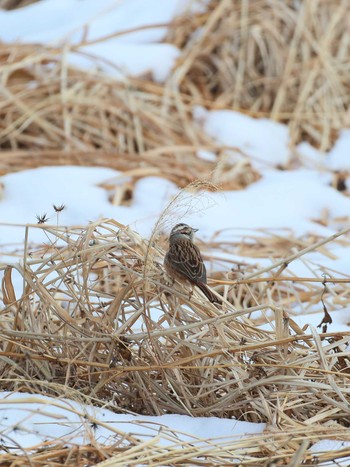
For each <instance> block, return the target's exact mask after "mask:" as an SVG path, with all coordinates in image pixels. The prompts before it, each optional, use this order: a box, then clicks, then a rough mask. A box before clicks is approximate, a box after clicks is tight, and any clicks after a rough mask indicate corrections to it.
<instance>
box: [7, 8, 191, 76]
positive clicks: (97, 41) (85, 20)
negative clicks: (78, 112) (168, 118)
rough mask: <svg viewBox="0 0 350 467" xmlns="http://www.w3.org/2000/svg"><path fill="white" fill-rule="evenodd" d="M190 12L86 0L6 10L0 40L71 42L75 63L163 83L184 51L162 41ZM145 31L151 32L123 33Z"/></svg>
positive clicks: (70, 56)
mask: <svg viewBox="0 0 350 467" xmlns="http://www.w3.org/2000/svg"><path fill="white" fill-rule="evenodd" d="M196 4H197V2H193V3H192V9H198V8H200V2H198V5H196ZM187 10H189V3H188V2H187V1H185V0H167V1H166V2H159V1H158V0H149V1H147V2H144V0H99V1H98V2H97V1H96V0H84V6H83V5H82V2H81V1H80V0H43V1H40V2H38V3H34V4H32V5H29V6H27V7H26V8H25V9H18V10H12V11H2V10H0V40H2V41H5V42H12V41H18V42H25V43H42V44H50V45H53V46H54V45H57V44H62V43H65V44H66V50H67V53H68V57H67V58H68V61H69V62H70V63H71V64H74V65H76V66H79V67H82V68H87V69H91V68H93V67H98V68H99V69H102V70H103V71H105V72H107V73H110V74H112V75H113V76H115V77H117V78H119V79H120V78H121V76H122V74H125V75H131V76H139V75H143V74H145V73H147V72H151V73H152V74H153V77H154V79H155V80H156V81H160V82H161V81H164V80H165V79H166V78H167V76H168V75H169V73H170V71H171V69H172V67H173V66H174V63H175V61H176V59H177V58H178V57H179V54H180V52H179V50H178V49H177V48H176V47H174V46H173V45H171V44H161V43H158V42H160V41H162V40H163V39H164V37H165V35H166V32H167V27H166V25H167V24H169V23H170V22H171V21H172V20H173V19H174V17H175V16H176V15H178V14H181V13H183V12H185V11H187ZM24 12H25V14H23V13H24ZM152 25H154V27H150V26H152ZM159 25H162V27H159ZM142 27H145V28H146V29H143V30H138V31H134V32H129V33H127V34H121V33H123V32H124V31H129V30H132V29H135V28H142ZM110 36H114V37H110ZM72 47H74V51H72V50H70V49H71V48H72ZM89 56H90V58H89ZM111 64H112V65H113V66H111Z"/></svg>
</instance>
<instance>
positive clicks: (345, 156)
mask: <svg viewBox="0 0 350 467" xmlns="http://www.w3.org/2000/svg"><path fill="white" fill-rule="evenodd" d="M349 149H350V130H348V129H347V130H342V131H341V132H340V135H339V138H338V141H337V142H336V143H335V145H334V146H333V148H332V149H331V150H330V151H329V155H328V158H327V165H328V166H329V167H330V168H331V169H333V170H350V151H349Z"/></svg>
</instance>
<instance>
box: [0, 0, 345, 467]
mask: <svg viewBox="0 0 350 467" xmlns="http://www.w3.org/2000/svg"><path fill="white" fill-rule="evenodd" d="M8 3H11V2H8ZM2 6H3V5H2ZM12 6H15V5H12ZM349 15H350V11H349V8H348V6H347V2H333V1H330V0H314V1H313V2H307V1H304V2H296V1H293V2H292V1H288V2H281V1H278V0H275V1H274V0H269V1H268V0H259V1H255V2H248V1H246V0H243V1H240V2H237V1H236V0H234V1H231V0H230V1H228V0H222V1H220V2H218V1H211V2H209V8H208V11H206V12H205V13H200V14H196V15H192V16H191V17H189V16H186V15H184V16H183V17H182V18H179V19H177V20H176V21H174V23H173V25H172V26H171V28H170V30H169V34H168V41H171V42H173V43H174V44H176V45H177V46H179V47H180V48H181V50H182V57H181V59H180V60H179V62H178V63H177V64H176V68H175V70H174V72H173V74H172V76H171V77H170V78H169V80H168V82H167V83H166V84H165V85H160V84H156V83H154V82H153V81H152V80H151V77H150V76H144V77H140V78H138V79H136V78H128V79H127V80H125V81H123V82H121V81H116V80H115V79H113V78H111V77H109V76H107V75H106V74H104V73H102V72H101V71H98V70H96V71H93V70H90V71H89V72H85V71H82V70H77V69H75V68H74V67H72V66H71V65H69V63H68V60H67V53H68V49H67V47H62V48H50V47H45V46H40V45H18V44H0V83H1V84H0V95H1V99H0V149H1V152H0V172H1V173H8V172H10V171H16V170H23V169H26V168H32V167H37V166H43V165H65V164H80V165H92V166H108V167H112V168H115V169H118V170H120V171H121V172H122V173H123V175H125V176H128V178H126V180H127V181H126V182H125V183H124V184H122V185H118V187H117V188H116V187H110V186H106V188H107V189H113V190H115V191H114V192H113V196H112V198H113V199H112V201H113V202H114V203H115V204H125V205H127V204H128V203H130V200H131V198H132V196H133V187H134V183H135V181H137V180H138V179H140V178H141V177H144V176H148V175H156V176H162V177H165V178H167V179H169V180H172V181H173V182H175V183H176V184H177V185H178V186H180V187H185V186H187V185H188V183H190V182H192V181H193V180H197V179H198V178H200V179H209V180H210V183H209V182H208V183H199V182H198V183H195V184H193V185H192V188H193V189H194V191H195V190H196V189H198V188H201V189H205V190H214V189H217V187H218V186H219V187H220V188H222V189H230V190H232V189H241V188H243V187H245V186H247V185H249V184H250V183H252V182H254V181H255V180H257V179H258V178H259V176H260V174H259V173H258V172H257V170H256V169H254V168H253V167H252V166H251V164H250V161H249V159H248V158H247V157H246V155H245V154H243V153H241V152H240V151H238V150H237V149H236V148H227V147H220V146H218V145H216V144H215V143H214V142H213V141H212V140H210V139H209V138H208V137H207V136H206V135H205V134H204V133H203V132H202V130H201V129H200V128H199V127H198V125H196V124H195V123H194V122H193V120H192V109H193V105H202V106H204V107H207V108H212V109H220V108H234V109H239V110H241V111H244V112H246V113H248V114H250V115H253V116H268V117H271V118H273V119H275V120H278V121H282V122H287V123H288V124H289V125H290V130H291V137H292V143H296V142H298V141H300V140H302V139H309V140H310V141H312V142H313V143H314V144H315V145H316V146H318V147H320V148H321V149H328V148H329V147H330V146H331V144H332V143H333V142H334V140H335V138H336V136H337V132H338V130H339V129H340V128H342V127H344V126H346V125H349V123H350V121H349V115H350V114H349V95H350V93H349V80H348V75H349V63H350V60H349V58H350V51H349V38H348V34H347V31H348V24H349V23H350V18H349ZM197 30H198V31H200V34H193V33H194V31H197ZM76 53H82V52H81V51H80V50H79V47H78V48H77V49H76ZM96 64H97V65H100V64H101V62H98V60H96ZM199 149H204V150H208V151H212V152H214V153H215V154H216V157H217V158H216V161H215V162H209V161H204V160H203V159H200V158H199V157H198V156H197V152H198V150H199ZM233 153H234V155H235V163H233V162H232V154H233ZM193 196H195V194H193V191H192V192H186V193H185V201H186V202H187V201H189V200H190V199H191V197H193ZM67 202H68V201H67ZM183 202H184V199H183V198H180V199H177V200H175V201H174V203H173V204H172V205H171V206H170V207H169V209H168V211H167V212H166V213H165V216H164V217H162V218H161V219H160V221H159V223H157V225H156V228H155V232H154V235H155V236H156V238H157V243H156V245H157V246H156V245H155V244H154V243H153V242H152V241H151V242H148V241H146V240H145V239H143V238H141V237H140V236H139V235H138V234H137V233H136V232H133V231H131V230H130V229H128V228H126V227H125V226H122V225H120V224H118V222H117V221H115V220H105V221H103V222H102V221H99V222H96V223H94V224H91V225H89V226H87V227H81V228H69V229H65V228H59V227H57V226H52V227H50V226H46V225H44V226H30V227H28V230H29V232H30V231H31V230H32V229H42V230H43V231H44V232H45V233H46V236H47V237H46V238H47V241H46V242H45V244H42V245H34V246H33V245H31V244H30V243H28V242H27V243H26V244H25V246H24V248H23V245H20V246H19V249H18V251H17V252H16V256H17V257H18V256H20V257H21V258H23V261H22V263H21V264H19V265H16V266H10V267H7V266H5V265H4V266H3V267H2V270H3V271H4V279H3V283H2V300H3V302H4V307H3V308H2V310H1V315H2V319H1V322H0V333H1V338H2V339H1V344H0V348H1V350H0V375H1V376H0V388H1V389H2V390H14V391H25V392H29V393H32V394H33V395H34V394H49V395H53V396H57V397H61V396H62V395H63V396H65V397H67V398H70V399H74V400H77V401H82V402H87V403H91V404H95V405H98V406H105V407H108V408H110V409H112V410H114V411H120V412H127V413H130V412H132V413H139V414H154V415H158V414H164V413H176V414H187V415H191V416H218V417H226V418H228V417H235V418H237V419H238V420H246V421H253V422H265V423H266V424H267V429H266V431H265V432H264V433H263V434H262V435H259V436H254V437H248V438H245V439H242V440H240V439H235V438H233V437H231V438H228V439H224V440H222V439H221V440H215V441H213V443H212V448H211V449H206V451H205V452H203V447H201V446H200V444H199V441H198V440H193V442H191V443H190V442H189V443H180V442H179V441H178V439H177V438H176V433H175V434H174V433H168V432H167V433H166V436H167V437H168V439H171V442H172V444H171V446H170V447H164V446H161V445H160V444H159V443H158V438H156V441H154V442H153V444H152V443H146V442H141V441H140V440H139V439H138V438H137V436H135V438H134V439H132V440H130V439H129V438H128V435H127V434H124V435H125V436H124V437H123V435H118V436H119V437H118V436H117V437H116V444H115V445H112V446H101V445H98V444H96V443H95V444H94V443H91V445H86V446H82V447H77V446H70V445H69V446H66V445H63V444H62V443H60V441H59V440H57V443H56V444H54V443H52V444H50V443H48V444H46V445H42V446H40V447H38V449H37V450H36V451H35V452H33V453H30V454H29V453H25V454H23V455H22V454H21V453H17V454H16V455H14V454H13V453H11V452H8V453H6V454H1V455H0V460H1V464H2V465H11V466H12V465H16V466H17V465H18V466H19V465H23V466H27V465H35V466H37V465H38V466H39V465H50V466H51V465H52V466H55V465H72V464H73V463H74V464H75V465H79V466H80V465H81V466H82V465H97V463H98V462H102V461H105V463H104V464H101V465H105V466H107V465H121V466H123V465H127V464H131V465H132V464H133V463H138V464H145V465H154V466H156V465H159V466H160V465H218V466H220V465H225V464H230V463H231V464H232V463H233V462H234V460H237V462H240V464H241V465H266V466H268V465H269V466H271V465H286V464H288V465H293V466H294V465H295V466H297V465H300V463H301V462H304V463H305V465H310V464H315V463H317V462H319V463H320V464H322V463H326V462H332V461H334V462H336V461H337V459H339V457H341V456H345V455H349V452H348V450H347V451H346V450H344V452H341V451H330V452H328V453H326V454H321V455H318V454H317V453H311V452H310V451H308V448H309V446H310V445H312V444H313V443H314V442H316V441H318V440H320V439H337V440H341V441H343V440H349V434H348V429H349V424H350V414H349V412H350V410H349V404H348V401H349V391H350V386H349V371H350V364H349V351H348V343H349V340H350V334H349V333H340V332H338V333H332V327H331V326H327V323H326V322H325V323H324V324H323V326H324V329H323V330H324V332H323V333H322V334H317V332H316V330H315V329H313V328H310V327H309V328H306V329H301V328H300V327H299V326H298V325H297V324H296V323H295V321H294V320H293V313H294V309H295V308H296V307H297V308H298V309H302V310H304V311H305V312H309V311H310V310H312V309H314V308H315V305H317V306H318V307H319V309H322V305H323V304H324V306H325V308H326V310H328V311H329V312H330V313H331V312H332V311H333V310H334V308H336V306H337V305H339V304H341V305H344V306H345V305H348V304H349V300H350V293H349V288H348V283H349V280H350V279H349V277H347V276H343V278H342V279H336V280H335V279H332V277H333V276H334V271H332V270H327V269H326V268H323V270H322V272H323V273H324V274H325V277H326V279H324V278H323V277H322V276H321V274H318V275H317V274H316V273H315V272H314V271H315V265H314V264H312V263H311V262H308V260H307V259H306V257H305V254H306V252H308V251H313V250H316V249H317V250H318V251H319V252H321V253H322V254H323V255H324V256H325V257H326V258H332V252H331V251H330V250H329V249H328V243H329V242H338V243H339V244H340V245H342V246H349V242H350V238H349V233H348V231H347V230H344V231H343V232H342V233H341V235H339V237H337V238H330V239H321V238H316V237H312V236H310V237H308V238H295V237H294V236H293V234H292V233H290V232H287V231H286V232H281V234H280V235H279V236H278V235H276V234H274V235H273V234H270V233H269V232H265V235H261V232H259V235H258V233H257V232H252V235H251V237H248V236H247V237H246V238H245V239H235V238H234V235H232V238H233V239H232V241H231V242H229V243H227V242H226V243H223V242H220V241H218V240H217V239H216V237H215V238H213V240H212V241H211V242H209V243H208V244H207V245H205V246H204V245H201V249H202V250H203V251H204V253H205V254H206V259H208V260H209V261H212V262H213V263H216V269H215V270H216V271H218V272H215V273H214V274H211V279H212V282H211V285H212V286H213V287H215V290H216V291H217V293H219V294H220V295H222V296H223V297H224V304H223V306H222V307H216V306H215V305H212V304H210V303H207V302H206V301H203V297H202V296H201V295H200V293H199V292H195V293H194V295H193V296H192V298H191V299H189V294H188V291H186V290H183V289H181V288H179V287H176V288H175V290H174V288H173V287H171V286H170V284H169V283H168V281H167V279H166V277H165V276H164V273H163V268H162V258H163V254H164V248H165V240H164V237H163V236H162V235H161V233H162V229H163V227H164V226H167V227H168V225H167V224H169V223H171V222H172V220H173V217H174V216H175V217H176V216H177V215H179V212H180V211H181V209H182V208H183ZM186 202H185V207H184V209H185V210H186V209H187V204H186ZM189 202H190V201H189ZM172 216H173V217H172ZM319 221H320V222H323V223H325V224H327V220H324V219H320V220H319ZM343 223H344V219H339V224H338V226H339V225H342V224H343ZM332 227H334V225H333V226H332ZM154 238H155V237H153V239H154ZM206 248H207V249H206ZM23 250H24V251H23ZM222 253H224V254H226V253H228V254H232V253H235V254H238V255H240V256H243V257H244V256H246V257H247V258H256V259H257V261H258V259H259V258H262V257H273V258H274V259H275V261H276V263H275V265H274V267H272V268H268V269H267V270H260V269H259V268H257V267H256V266H254V265H253V266H252V265H251V262H249V263H248V261H247V263H246V264H241V265H237V264H235V263H234V262H232V261H231V260H229V259H225V260H223V259H222ZM299 258H301V259H302V260H303V261H304V262H305V264H306V265H307V266H308V267H309V270H310V277H307V278H305V277H295V276H293V275H292V273H291V272H290V270H289V269H288V264H290V263H291V262H293V261H294V260H296V259H299ZM317 267H318V270H319V269H320V268H319V266H317ZM14 269H16V270H17V273H19V274H20V275H21V277H22V278H23V293H22V294H21V296H16V292H15V289H14V287H13V281H12V275H13V274H14ZM322 301H323V302H322ZM325 317H326V318H327V315H325ZM271 320H272V321H274V325H273V326H271V331H263V330H262V329H261V328H259V327H258V325H260V324H262V323H266V322H269V321H271ZM135 433H137V429H136V428H135ZM113 435H115V433H113ZM128 439H129V441H125V440H128ZM123 443H124V444H123ZM5 444H6V443H5ZM317 459H318V460H317Z"/></svg>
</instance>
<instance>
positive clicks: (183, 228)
mask: <svg viewBox="0 0 350 467" xmlns="http://www.w3.org/2000/svg"><path fill="white" fill-rule="evenodd" d="M197 231H198V229H194V228H193V227H190V226H189V225H187V224H177V225H175V227H173V228H172V230H171V232H170V238H176V237H177V236H179V235H183V236H185V237H187V238H189V239H190V240H193V237H194V233H195V232H197Z"/></svg>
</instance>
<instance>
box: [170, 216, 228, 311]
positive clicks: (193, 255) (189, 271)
mask: <svg viewBox="0 0 350 467" xmlns="http://www.w3.org/2000/svg"><path fill="white" fill-rule="evenodd" d="M197 230H198V229H194V228H193V227H190V226H189V225H187V224H177V225H175V227H174V228H173V229H172V231H171V232H170V237H169V250H168V252H167V254H166V255H165V258H164V267H165V269H166V271H167V273H168V274H169V276H170V277H171V278H172V279H177V280H178V281H180V282H185V283H190V284H192V285H196V286H197V287H198V288H200V289H201V291H202V292H203V293H204V295H205V296H206V297H207V299H208V300H209V301H210V302H212V303H220V300H219V299H218V298H217V297H216V296H215V295H214V294H213V292H212V291H211V290H210V289H209V287H208V286H207V285H206V284H207V271H206V269H205V264H204V262H203V258H202V255H201V253H200V251H199V248H198V247H197V246H196V245H195V244H194V243H193V238H194V233H195V232H197Z"/></svg>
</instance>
